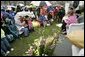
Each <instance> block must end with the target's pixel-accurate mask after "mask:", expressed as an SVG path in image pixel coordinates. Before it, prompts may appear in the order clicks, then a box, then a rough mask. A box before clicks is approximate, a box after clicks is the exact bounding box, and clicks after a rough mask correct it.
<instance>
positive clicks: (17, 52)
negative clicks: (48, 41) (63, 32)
mask: <svg viewBox="0 0 85 57" xmlns="http://www.w3.org/2000/svg"><path fill="white" fill-rule="evenodd" d="M43 30H44V32H43V35H44V36H45V38H46V37H48V36H49V35H53V33H54V32H57V33H58V32H59V31H60V28H59V27H57V26H56V23H55V22H54V23H53V24H52V25H51V26H49V27H45V28H43V27H40V28H35V31H34V32H32V33H30V35H29V36H28V37H20V38H22V39H17V40H15V41H14V42H13V43H11V46H12V47H13V48H14V51H12V52H11V53H10V54H9V55H8V56H23V54H25V52H26V51H27V50H28V48H29V44H32V43H33V42H34V40H35V39H38V38H39V37H40V36H42V31H43Z"/></svg>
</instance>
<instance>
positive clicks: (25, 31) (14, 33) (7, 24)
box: [1, 5, 82, 56]
mask: <svg viewBox="0 0 85 57" xmlns="http://www.w3.org/2000/svg"><path fill="white" fill-rule="evenodd" d="M22 11H26V12H27V11H30V12H31V11H32V12H33V13H34V15H35V17H34V18H32V17H30V16H28V15H26V16H19V18H18V20H15V18H14V17H15V15H16V14H17V13H18V12H22ZM78 12H79V11H78ZM76 13H77V12H76ZM64 16H65V9H64V7H62V6H56V7H52V6H49V7H48V6H46V5H45V6H40V7H38V8H37V7H36V8H24V9H23V8H22V7H20V6H19V5H18V6H17V8H16V10H15V8H11V9H4V8H3V7H2V8H1V55H3V56H6V55H7V54H8V53H10V51H13V50H14V49H13V48H12V47H11V46H10V43H11V42H12V41H14V40H16V39H19V38H20V35H23V36H26V37H27V36H29V33H31V32H33V31H34V27H33V24H32V21H33V20H36V21H38V22H39V23H40V25H41V26H44V27H45V26H46V25H47V24H51V22H52V20H55V19H57V20H56V22H60V23H61V22H62V19H63V17H64ZM66 16H68V18H67V19H66V20H63V22H62V24H63V25H62V31H63V32H64V31H66V25H70V24H71V23H77V22H78V21H77V20H78V18H80V16H78V14H77V15H75V12H74V9H73V8H70V10H69V12H68V14H67V15H66ZM76 16H77V17H76ZM81 18H82V17H81ZM81 18H80V19H81Z"/></svg>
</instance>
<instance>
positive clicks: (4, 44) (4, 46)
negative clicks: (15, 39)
mask: <svg viewBox="0 0 85 57" xmlns="http://www.w3.org/2000/svg"><path fill="white" fill-rule="evenodd" d="M1 48H2V49H3V50H4V51H5V52H7V51H8V50H10V49H11V46H10V44H9V42H8V41H7V39H6V37H5V38H2V39H1Z"/></svg>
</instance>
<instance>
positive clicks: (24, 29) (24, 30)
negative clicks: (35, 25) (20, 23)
mask: <svg viewBox="0 0 85 57" xmlns="http://www.w3.org/2000/svg"><path fill="white" fill-rule="evenodd" d="M21 31H23V33H24V36H28V35H29V30H28V28H22V29H21Z"/></svg>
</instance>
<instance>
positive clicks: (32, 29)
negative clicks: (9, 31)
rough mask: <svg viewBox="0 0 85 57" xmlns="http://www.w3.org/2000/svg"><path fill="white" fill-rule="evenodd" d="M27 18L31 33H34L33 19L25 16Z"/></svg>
mask: <svg viewBox="0 0 85 57" xmlns="http://www.w3.org/2000/svg"><path fill="white" fill-rule="evenodd" d="M25 18H26V20H25V22H26V24H27V25H28V29H29V32H32V31H34V28H33V24H32V19H31V17H29V16H25Z"/></svg>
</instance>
